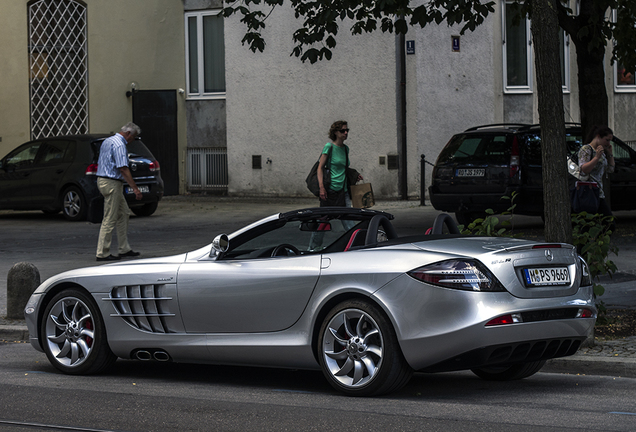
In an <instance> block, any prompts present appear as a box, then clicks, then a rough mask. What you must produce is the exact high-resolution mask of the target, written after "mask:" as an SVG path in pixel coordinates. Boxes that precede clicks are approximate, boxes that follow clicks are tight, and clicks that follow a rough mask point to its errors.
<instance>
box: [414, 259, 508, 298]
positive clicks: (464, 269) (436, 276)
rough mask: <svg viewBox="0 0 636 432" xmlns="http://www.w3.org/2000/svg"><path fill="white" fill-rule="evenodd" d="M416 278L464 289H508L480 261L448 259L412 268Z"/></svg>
mask: <svg viewBox="0 0 636 432" xmlns="http://www.w3.org/2000/svg"><path fill="white" fill-rule="evenodd" d="M407 274H408V275H409V276H411V277H412V278H414V279H417V280H419V281H422V282H426V283H429V284H431V285H436V286H441V287H444V288H451V289H458V290H464V291H490V292H497V291H498V292H502V291H506V289H505V288H504V287H503V285H502V284H501V282H499V281H498V280H497V278H496V277H495V276H494V275H493V274H492V273H490V271H489V270H488V269H487V268H485V267H484V265H483V264H481V263H480V262H478V261H474V260H448V261H442V262H438V263H435V264H430V265H427V266H424V267H420V268H417V269H415V270H411V271H410V272H408V273H407Z"/></svg>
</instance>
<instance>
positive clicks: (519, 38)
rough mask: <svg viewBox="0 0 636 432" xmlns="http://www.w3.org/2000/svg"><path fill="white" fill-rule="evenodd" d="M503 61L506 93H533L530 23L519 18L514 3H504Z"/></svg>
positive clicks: (525, 19)
mask: <svg viewBox="0 0 636 432" xmlns="http://www.w3.org/2000/svg"><path fill="white" fill-rule="evenodd" d="M503 5H504V8H503V32H504V34H503V61H504V89H505V91H506V93H531V92H532V45H531V40H532V39H531V37H530V21H529V20H528V19H527V18H525V17H523V18H521V19H519V18H518V16H517V12H516V11H515V9H514V7H515V6H514V5H513V3H512V2H508V1H504V2H503Z"/></svg>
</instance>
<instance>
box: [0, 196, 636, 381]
mask: <svg viewBox="0 0 636 432" xmlns="http://www.w3.org/2000/svg"><path fill="white" fill-rule="evenodd" d="M174 199H176V200H179V199H180V198H177V197H175V198H174ZM248 200H252V199H251V198H246V199H245V202H247V201H248ZM233 201H234V202H233V206H234V208H235V209H236V208H237V207H240V203H241V201H243V200H241V199H240V198H238V199H235V200H233ZM299 201H303V203H304V202H305V201H306V200H303V199H299ZM417 204H418V203H416V202H412V201H410V202H406V204H405V202H404V201H402V202H399V201H398V202H383V203H376V206H375V207H374V208H376V209H378V210H385V211H389V212H392V213H397V212H396V209H399V208H404V207H405V206H408V207H413V206H416V205H417ZM302 207H303V206H299V207H298V208H302ZM420 209H421V211H422V213H428V212H436V210H434V209H433V208H432V207H431V206H426V207H421V208H420ZM237 211H239V210H238V209H237ZM521 218H523V217H521ZM634 246H636V245H634ZM611 259H612V260H613V261H614V263H615V264H616V265H617V267H618V269H619V271H618V272H617V273H616V274H615V275H614V277H613V278H612V279H607V278H605V279H603V280H602V281H601V283H602V284H603V286H604V287H605V290H606V292H605V294H604V295H603V297H602V300H603V302H604V303H605V305H606V306H607V307H608V309H612V308H613V309H636V248H634V247H632V246H631V245H630V247H624V246H623V245H621V249H620V251H619V255H618V256H612V257H611ZM0 277H5V278H6V275H0ZM6 306H7V305H6V296H3V295H0V310H4V311H6ZM28 339H29V332H28V330H27V327H26V323H25V321H24V320H8V319H7V318H6V317H5V316H2V315H0V344H1V343H3V342H4V343H7V342H8V343H11V342H14V343H21V342H22V343H24V342H28ZM541 371H542V372H548V373H566V374H574V375H604V376H617V377H627V378H636V336H631V337H626V338H619V339H614V340H608V339H605V338H596V339H595V344H594V345H593V346H589V347H584V348H581V349H579V351H578V352H577V353H576V354H575V355H573V356H570V357H564V358H559V359H553V360H549V361H548V362H547V363H546V365H545V366H544V367H543V368H542V369H541Z"/></svg>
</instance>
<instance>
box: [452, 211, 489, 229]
mask: <svg viewBox="0 0 636 432" xmlns="http://www.w3.org/2000/svg"><path fill="white" fill-rule="evenodd" d="M486 216H487V215H486V213H479V212H467V211H456V212H455V219H456V220H457V223H458V224H460V225H464V227H466V226H468V224H470V223H471V222H472V221H474V220H475V219H479V218H484V217H486Z"/></svg>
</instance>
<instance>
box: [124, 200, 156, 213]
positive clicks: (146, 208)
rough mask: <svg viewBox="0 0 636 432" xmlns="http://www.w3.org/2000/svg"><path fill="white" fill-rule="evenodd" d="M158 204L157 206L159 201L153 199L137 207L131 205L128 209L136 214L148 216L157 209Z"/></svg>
mask: <svg viewBox="0 0 636 432" xmlns="http://www.w3.org/2000/svg"><path fill="white" fill-rule="evenodd" d="M158 206H159V203H158V202H157V201H155V202H152V203H148V204H144V205H142V206H139V207H131V208H130V209H131V210H132V212H133V213H134V214H135V215H137V216H150V215H152V214H153V213H154V212H155V211H156V210H157V207H158Z"/></svg>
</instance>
